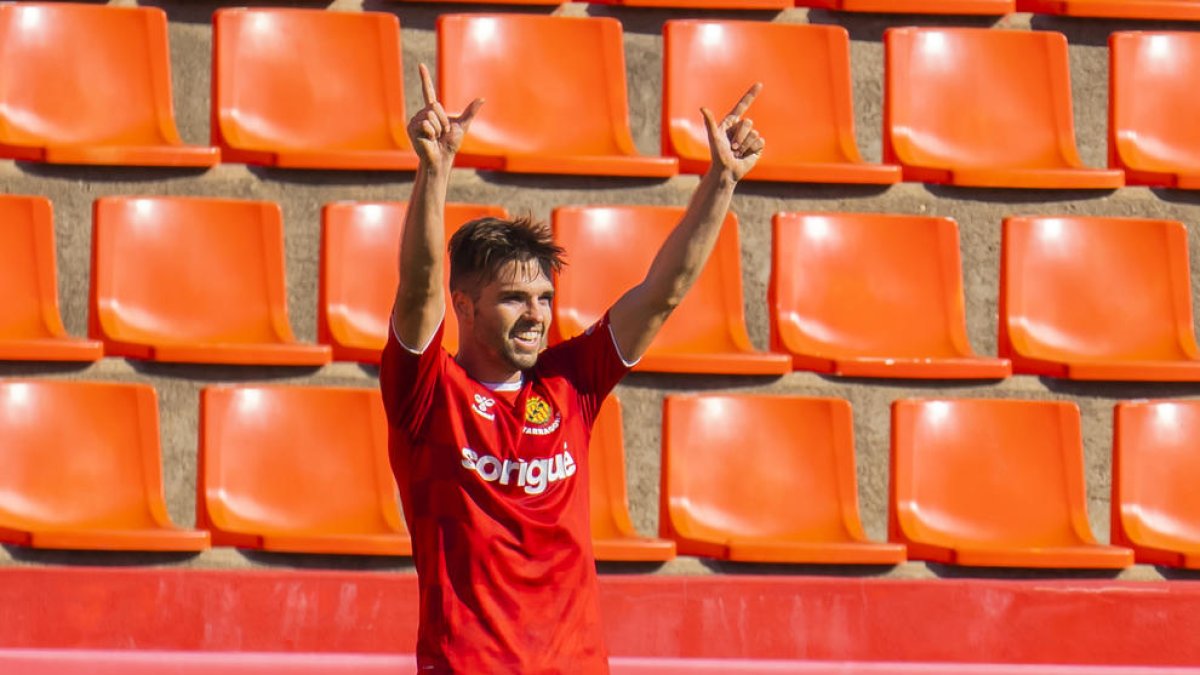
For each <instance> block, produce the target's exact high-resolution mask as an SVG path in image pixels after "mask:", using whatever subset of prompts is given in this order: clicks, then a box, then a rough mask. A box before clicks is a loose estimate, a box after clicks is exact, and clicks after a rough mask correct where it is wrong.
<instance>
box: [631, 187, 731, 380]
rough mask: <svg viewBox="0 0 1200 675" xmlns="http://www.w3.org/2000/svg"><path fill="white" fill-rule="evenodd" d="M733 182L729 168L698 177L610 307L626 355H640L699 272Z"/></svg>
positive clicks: (725, 210) (714, 238)
mask: <svg viewBox="0 0 1200 675" xmlns="http://www.w3.org/2000/svg"><path fill="white" fill-rule="evenodd" d="M735 185H736V181H735V180H734V178H733V176H731V175H730V174H729V172H728V171H721V170H719V169H710V170H709V172H708V173H706V174H705V175H704V177H703V178H701V179H700V185H699V186H698V187H697V188H696V191H695V192H694V193H692V199H691V201H690V202H689V203H688V207H687V210H686V211H684V215H683V218H682V219H680V221H679V224H678V225H676V226H675V229H674V230H672V231H671V234H670V235H668V236H667V240H666V241H665V242H664V243H663V245H662V247H661V248H660V249H659V251H658V254H657V255H656V256H655V257H654V261H653V262H652V263H651V264H650V269H649V271H648V272H647V273H646V277H645V278H644V279H643V280H642V282H641V283H640V284H638V285H637V286H634V287H633V288H631V289H629V291H628V292H626V293H625V295H623V296H621V298H620V299H619V300H617V302H616V303H615V304H614V305H613V306H612V309H611V310H610V313H609V320H610V323H611V326H612V330H613V335H614V337H615V338H616V340H617V346H618V348H619V349H620V350H621V356H622V357H624V358H625V359H626V360H629V361H636V360H638V359H640V358H641V357H642V354H644V353H645V352H646V349H648V348H649V347H650V343H651V342H652V341H653V340H654V336H655V335H656V334H657V333H658V331H659V329H660V328H662V325H663V323H664V322H665V321H666V320H667V317H668V316H670V314H671V312H672V311H673V310H674V309H675V308H676V307H677V306H679V303H681V302H683V298H684V297H685V296H686V295H687V292H688V290H689V289H691V287H692V284H693V283H695V281H696V278H697V277H698V276H700V271H701V270H702V269H703V268H704V264H705V263H706V262H707V261H708V256H709V254H710V253H712V249H713V246H715V245H716V242H717V236H718V235H719V234H720V232H721V224H722V223H723V222H725V216H726V214H727V213H728V212H729V203H730V201H731V199H732V197H733V188H734V186H735Z"/></svg>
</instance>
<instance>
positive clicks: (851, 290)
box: [769, 213, 973, 358]
mask: <svg viewBox="0 0 1200 675" xmlns="http://www.w3.org/2000/svg"><path fill="white" fill-rule="evenodd" d="M773 226H774V248H773V254H772V263H771V264H772V270H771V285H770V292H769V295H770V301H771V322H772V345H771V346H772V348H773V349H776V350H784V351H791V352H793V353H799V354H807V355H813V356H819V355H826V356H828V357H830V358H836V357H839V356H888V357H908V358H923V357H924V358H934V357H937V358H958V357H971V356H973V353H972V351H971V346H970V343H969V342H968V341H967V330H966V316H965V313H964V308H963V289H962V273H961V269H962V266H961V261H960V259H959V252H958V226H957V225H956V224H955V222H954V221H953V220H951V219H950V218H933V217H926V216H902V215H882V214H841V213H837V214H835V213H777V214H775V217H774V220H773ZM913 317H921V320H920V321H913Z"/></svg>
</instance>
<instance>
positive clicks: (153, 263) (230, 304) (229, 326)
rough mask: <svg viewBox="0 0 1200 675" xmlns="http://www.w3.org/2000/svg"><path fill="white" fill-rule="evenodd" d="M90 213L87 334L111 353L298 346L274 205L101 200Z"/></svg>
mask: <svg viewBox="0 0 1200 675" xmlns="http://www.w3.org/2000/svg"><path fill="white" fill-rule="evenodd" d="M94 212H95V213H94V218H95V223H94V229H93V243H92V311H91V314H90V316H89V333H90V334H91V335H92V337H95V338H98V339H102V340H104V341H105V345H106V348H107V349H108V351H109V353H116V354H122V353H129V354H130V355H137V353H136V350H135V352H134V353H130V352H129V351H128V349H130V348H129V347H128V345H136V344H151V345H153V344H162V343H176V344H191V343H207V344H231V343H232V344H251V345H253V344H278V343H294V342H295V338H294V337H293V335H292V329H291V325H290V324H289V323H288V316H287V301H286V292H285V289H286V284H285V280H284V269H283V265H284V257H283V225H282V216H281V214H280V210H279V206H278V205H277V204H274V203H271V202H256V201H239V200H223V199H207V198H190V197H105V198H102V199H98V200H96V203H95V207H94ZM327 358H328V357H326V359H327Z"/></svg>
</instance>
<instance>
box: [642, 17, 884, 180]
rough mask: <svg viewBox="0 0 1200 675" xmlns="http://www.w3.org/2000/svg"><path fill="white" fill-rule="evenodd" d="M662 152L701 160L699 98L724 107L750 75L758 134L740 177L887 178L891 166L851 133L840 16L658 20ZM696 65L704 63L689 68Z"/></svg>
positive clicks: (684, 164)
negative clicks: (872, 157)
mask: <svg viewBox="0 0 1200 675" xmlns="http://www.w3.org/2000/svg"><path fill="white" fill-rule="evenodd" d="M663 40H664V54H665V55H664V64H665V68H664V76H663V122H662V151H663V154H666V155H673V156H677V157H679V169H680V171H683V172H686V173H704V172H705V171H707V170H708V166H709V164H710V160H709V157H710V155H709V148H708V132H707V131H706V130H705V127H704V120H703V119H702V118H701V117H700V115H699V113H698V112H697V111H698V110H699V109H700V108H701V107H702V106H703V107H707V108H708V109H710V110H712V111H713V113H714V114H717V115H720V114H724V113H725V112H726V111H728V110H729V109H730V108H732V107H733V105H734V104H735V103H736V102H737V100H738V98H739V97H741V96H742V94H743V93H745V91H746V89H747V88H748V87H749V86H750V85H751V84H752V83H753V82H754V81H756V80H757V81H761V82H762V83H763V90H762V93H761V94H759V96H758V98H757V99H755V101H754V105H752V106H751V107H750V110H749V112H747V113H746V114H747V116H748V117H750V118H751V119H753V120H754V128H755V129H757V130H758V131H759V132H761V133H762V135H763V137H764V138H765V139H767V146H766V149H765V150H764V151H763V156H762V159H760V160H759V162H758V164H756V165H755V167H754V168H753V169H751V170H750V173H748V174H747V175H746V178H747V179H749V180H774V181H798V182H815V183H897V182H899V181H900V168H899V167H897V166H885V165H880V164H867V163H866V162H863V160H862V157H861V156H860V155H859V153H858V145H857V144H856V142H855V140H854V108H853V106H852V104H851V100H850V91H851V87H850V38H849V35H848V33H847V32H846V29H845V28H842V27H840V26H812V25H800V24H785V23H766V22H762V21H701V20H681V21H668V22H666V24H665V25H664V26H663ZM696 73H704V75H703V77H697V76H696Z"/></svg>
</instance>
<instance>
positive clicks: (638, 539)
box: [588, 394, 675, 562]
mask: <svg viewBox="0 0 1200 675" xmlns="http://www.w3.org/2000/svg"><path fill="white" fill-rule="evenodd" d="M588 457H589V459H588V472H589V473H590V476H591V478H590V488H589V491H590V494H591V512H592V552H593V553H594V554H595V556H596V560H619V561H633V562H646V561H651V562H662V561H667V560H670V559H672V558H674V557H675V542H673V541H670V540H669V539H654V538H651V537H643V536H641V535H639V534H638V533H637V530H635V529H634V527H633V520H632V519H631V518H630V517H629V493H628V490H627V489H626V483H625V433H624V431H622V429H621V403H620V401H618V400H617V397H616V395H615V394H613V395H610V396H609V397H608V398H607V399H605V401H604V404H603V405H602V406H600V413H599V414H598V415H597V416H596V422H595V423H594V424H593V425H592V442H591V445H590V446H589V450H588Z"/></svg>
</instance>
